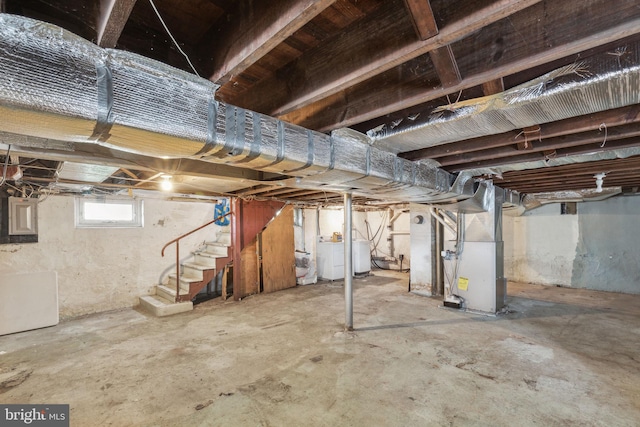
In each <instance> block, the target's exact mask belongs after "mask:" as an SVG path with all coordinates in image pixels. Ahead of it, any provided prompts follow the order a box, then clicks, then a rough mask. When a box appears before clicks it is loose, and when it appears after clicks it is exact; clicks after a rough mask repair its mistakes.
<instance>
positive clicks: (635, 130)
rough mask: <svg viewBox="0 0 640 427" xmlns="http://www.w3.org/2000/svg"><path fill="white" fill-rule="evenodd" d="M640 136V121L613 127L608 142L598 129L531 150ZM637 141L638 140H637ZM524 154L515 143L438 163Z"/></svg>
mask: <svg viewBox="0 0 640 427" xmlns="http://www.w3.org/2000/svg"><path fill="white" fill-rule="evenodd" d="M639 136H640V123H631V124H628V125H624V126H617V127H614V128H611V129H609V130H608V132H607V139H606V142H605V140H604V135H603V134H602V133H601V132H598V131H589V132H582V133H576V134H570V135H563V136H556V137H554V138H547V139H543V140H541V141H536V143H535V145H533V146H532V147H531V150H527V151H529V152H546V151H550V150H558V149H560V148H569V147H577V146H584V145H590V146H591V150H592V151H593V150H595V151H598V150H597V149H594V146H595V147H599V145H600V144H602V145H603V146H606V144H608V143H610V142H613V141H618V140H621V139H629V138H634V139H635V138H636V137H639ZM636 143H637V141H636ZM521 154H522V150H519V149H518V148H517V147H515V146H513V145H509V146H504V147H497V148H490V149H486V150H482V151H474V152H471V153H462V154H455V155H453V156H446V157H440V158H438V163H440V165H441V166H443V167H455V165H457V164H460V163H467V162H475V161H482V160H490V159H501V158H504V157H507V158H508V157H517V156H519V155H521Z"/></svg>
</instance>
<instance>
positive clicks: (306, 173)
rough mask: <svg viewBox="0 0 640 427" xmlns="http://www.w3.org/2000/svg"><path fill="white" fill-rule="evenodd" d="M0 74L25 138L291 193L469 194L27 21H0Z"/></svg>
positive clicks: (7, 109) (447, 179)
mask: <svg viewBox="0 0 640 427" xmlns="http://www.w3.org/2000/svg"><path fill="white" fill-rule="evenodd" d="M0 76H1V77H0V116H1V117H2V120H1V121H0V132H5V133H10V134H14V135H26V136H30V137H36V138H33V139H32V140H31V142H32V143H34V141H35V143H37V141H40V140H45V141H46V140H54V141H71V142H84V143H86V142H92V143H95V144H99V145H102V146H106V147H110V148H113V149H116V150H121V151H127V152H132V153H137V154H141V155H145V156H154V157H161V158H191V159H200V160H204V161H209V162H212V163H224V164H230V165H234V166H237V167H243V168H251V169H257V170H262V171H268V172H276V173H280V174H284V175H288V176H290V177H293V178H292V179H291V180H290V182H289V183H288V184H291V185H294V186H300V187H306V188H315V189H327V190H331V191H343V192H352V193H353V194H356V195H357V194H361V195H367V196H368V197H373V198H379V199H385V200H397V201H403V202H439V201H460V200H464V199H467V198H469V197H471V196H472V195H473V193H474V191H476V190H477V188H474V187H477V185H464V184H463V185H460V184H456V185H452V184H454V177H453V176H452V175H451V174H449V173H448V172H446V171H444V170H441V169H439V168H437V167H435V166H432V165H426V164H420V163H416V162H411V161H408V160H405V159H402V158H399V157H397V156H396V155H395V154H393V153H391V152H388V151H386V150H382V149H380V148H376V147H374V146H372V145H371V143H370V142H371V141H370V140H368V138H367V137H366V136H363V135H360V134H354V133H352V132H349V131H342V132H334V134H333V135H331V136H328V135H325V134H322V133H319V132H314V131H311V130H308V129H304V128H302V127H299V126H294V125H291V124H288V123H285V122H282V121H279V120H276V119H274V118H272V117H268V116H265V115H262V114H258V113H255V112H252V111H248V110H245V109H242V108H238V107H234V106H231V105H227V104H225V103H222V102H218V101H216V100H215V99H214V95H215V91H216V89H217V86H216V85H214V84H213V83H211V82H209V81H208V80H205V79H201V78H198V77H196V76H194V75H192V74H189V73H186V72H183V71H180V70H177V69H175V68H172V67H170V66H167V65H166V64H163V63H160V62H157V61H153V60H150V59H147V58H144V57H141V56H139V55H135V54H131V53H127V52H122V51H117V50H111V49H102V48H100V47H98V46H96V45H94V44H92V43H90V42H88V41H86V40H84V39H81V38H79V37H77V36H75V35H73V34H71V33H69V32H67V31H65V30H63V29H60V28H58V27H56V26H53V25H50V24H46V23H42V22H38V21H34V20H31V19H28V18H23V17H18V16H12V15H8V14H0ZM41 148H47V147H41ZM464 180H470V178H468V177H467V178H464ZM471 183H472V184H473V180H471ZM480 185H483V184H480Z"/></svg>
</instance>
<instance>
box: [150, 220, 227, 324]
mask: <svg viewBox="0 0 640 427" xmlns="http://www.w3.org/2000/svg"><path fill="white" fill-rule="evenodd" d="M230 245H231V237H230V233H229V231H228V228H227V229H225V228H223V229H222V230H221V231H220V232H218V233H217V235H216V240H215V241H211V242H204V244H203V245H202V246H201V247H200V248H199V249H197V250H196V251H194V252H193V253H192V255H193V258H192V260H191V261H188V262H185V263H182V264H181V265H180V276H179V277H178V276H177V274H176V273H171V274H169V276H167V277H166V278H165V280H164V283H163V284H161V285H157V286H156V289H155V295H145V296H142V297H140V307H141V308H142V309H144V310H146V311H147V312H149V313H151V314H153V315H156V316H169V315H172V314H177V313H182V312H185V311H190V310H193V303H192V300H193V299H194V298H195V296H196V295H197V294H198V293H199V292H200V291H201V290H202V289H203V288H204V287H205V286H207V284H208V283H209V282H211V280H213V279H214V278H215V276H216V274H217V272H218V268H220V265H219V264H220V260H224V259H227V258H228V256H229V246H230ZM176 280H179V283H180V285H179V294H178V295H177V296H176V288H177V286H176ZM222 287H223V289H224V290H226V283H225V280H223V283H222ZM223 294H224V291H223Z"/></svg>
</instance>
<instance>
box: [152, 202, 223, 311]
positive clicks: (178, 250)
mask: <svg viewBox="0 0 640 427" xmlns="http://www.w3.org/2000/svg"><path fill="white" fill-rule="evenodd" d="M232 214H233V212H227V213H226V214H224V215H220V216H219V217H217V218H214V219H213V220H211V221H209V222H207V223H206V224H204V225H201V226H200V227H198V228H194V229H193V230H191V231H188V232H186V233H184V234H183V235H181V236H179V237H176V238H175V239H173V240H171V241H170V242H168V243H167V244H166V245H164V246H163V247H162V251H161V252H160V253H161V254H162V256H163V257H164V250H165V249H167V247H169V246H170V245H172V244H173V243H175V244H176V299H175V302H178V300H179V298H180V240H182V239H184V238H185V237H187V236H190V235H191V234H193V233H195V232H196V231H199V230H202V229H203V228H205V227H207V226H209V225H211V224H213V223H214V222H216V221H219V220H221V219H222V218H225V217H227V216H229V215H232Z"/></svg>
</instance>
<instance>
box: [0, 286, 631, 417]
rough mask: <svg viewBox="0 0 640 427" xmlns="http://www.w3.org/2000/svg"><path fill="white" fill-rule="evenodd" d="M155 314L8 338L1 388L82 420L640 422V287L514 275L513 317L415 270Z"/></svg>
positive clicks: (117, 316)
mask: <svg viewBox="0 0 640 427" xmlns="http://www.w3.org/2000/svg"><path fill="white" fill-rule="evenodd" d="M387 276H388V277H386V276H384V275H383V273H376V275H375V276H370V277H367V278H364V279H358V280H356V281H355V282H354V286H355V296H354V301H355V309H354V312H355V315H354V323H355V326H356V330H355V331H354V332H348V333H347V332H343V329H342V325H343V323H344V303H343V290H342V287H341V283H339V282H336V283H327V282H324V283H321V284H318V285H309V286H302V287H298V288H294V289H290V290H286V291H281V292H278V293H275V294H269V295H261V296H257V297H251V298H247V299H245V300H244V301H241V302H222V301H220V300H213V301H209V302H206V303H203V304H201V305H199V306H197V307H196V309H195V310H194V311H193V312H189V313H185V314H180V315H177V316H174V317H170V318H153V317H148V316H147V315H145V314H142V313H139V312H138V311H135V310H123V311H118V312H111V313H105V314H99V315H93V316H89V317H85V318H82V319H75V320H70V321H66V322H64V323H61V324H60V325H58V326H56V327H52V328H47V329H41V330H37V331H31V332H24V333H19V334H14V335H8V336H3V337H0V368H1V369H0V402H2V403H69V404H70V405H71V425H72V426H98V425H101V426H106V425H113V426H129V425H133V426H186V425H189V426H201V425H202V426H205V425H206V426H208V425H216V426H217V425H220V426H256V425H259V426H296V425H306V426H415V425H424V426H514V425H518V426H533V425H536V426H567V425H580V426H637V425H639V424H640V296H630V295H620V294H607V293H601V292H591V291H583V290H573V289H564V288H553V287H541V286H532V285H521V284H510V295H511V296H510V297H509V312H508V313H507V314H504V315H501V316H498V317H485V316H479V315H472V314H465V313H460V312H455V311H450V310H447V309H442V308H439V307H438V306H439V301H438V300H435V299H431V298H425V297H421V296H418V295H414V294H409V293H407V291H406V288H407V280H408V277H407V275H406V274H398V273H391V274H389V273H387Z"/></svg>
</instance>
